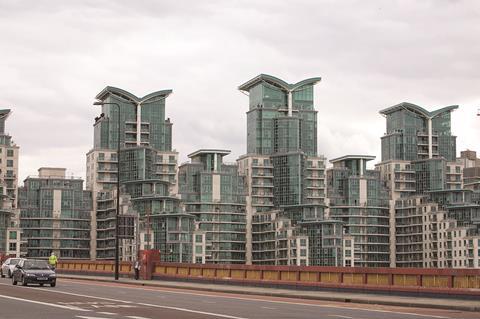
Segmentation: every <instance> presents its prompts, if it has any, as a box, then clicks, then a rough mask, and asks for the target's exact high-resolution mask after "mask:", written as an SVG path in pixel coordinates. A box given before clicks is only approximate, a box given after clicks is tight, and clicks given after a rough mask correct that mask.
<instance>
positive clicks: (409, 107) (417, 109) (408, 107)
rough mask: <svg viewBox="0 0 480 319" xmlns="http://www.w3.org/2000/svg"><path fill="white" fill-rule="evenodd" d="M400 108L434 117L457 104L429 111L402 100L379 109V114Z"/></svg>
mask: <svg viewBox="0 0 480 319" xmlns="http://www.w3.org/2000/svg"><path fill="white" fill-rule="evenodd" d="M401 109H404V110H408V111H411V112H414V113H417V114H419V115H421V116H424V117H426V118H434V117H436V116H437V115H440V114H442V113H444V112H451V111H453V110H456V109H458V105H450V106H446V107H443V108H441V109H438V110H435V111H432V112H429V111H427V110H425V109H424V108H423V107H420V106H418V105H415V104H412V103H408V102H402V103H400V104H397V105H394V106H391V107H388V108H386V109H383V110H381V111H380V114H383V115H388V114H390V113H393V112H396V111H398V110H401Z"/></svg>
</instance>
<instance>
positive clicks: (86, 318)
mask: <svg viewBox="0 0 480 319" xmlns="http://www.w3.org/2000/svg"><path fill="white" fill-rule="evenodd" d="M76 317H77V318H82V319H111V318H107V317H87V316H76Z"/></svg>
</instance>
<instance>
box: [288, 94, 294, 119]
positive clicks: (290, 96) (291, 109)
mask: <svg viewBox="0 0 480 319" xmlns="http://www.w3.org/2000/svg"><path fill="white" fill-rule="evenodd" d="M292 104H293V103H292V91H288V116H292V114H293V105H292Z"/></svg>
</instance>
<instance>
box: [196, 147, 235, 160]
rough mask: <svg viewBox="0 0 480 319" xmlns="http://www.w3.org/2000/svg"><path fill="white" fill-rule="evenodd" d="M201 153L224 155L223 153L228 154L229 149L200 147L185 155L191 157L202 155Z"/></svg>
mask: <svg viewBox="0 0 480 319" xmlns="http://www.w3.org/2000/svg"><path fill="white" fill-rule="evenodd" d="M202 154H218V155H221V156H225V155H228V154H230V151H229V150H221V149H213V148H202V149H199V150H198V151H195V152H193V153H190V154H188V155H187V156H188V157H189V158H192V157H195V156H198V155H202Z"/></svg>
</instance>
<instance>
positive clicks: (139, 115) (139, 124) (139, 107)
mask: <svg viewBox="0 0 480 319" xmlns="http://www.w3.org/2000/svg"><path fill="white" fill-rule="evenodd" d="M141 132H142V105H141V104H140V103H138V104H137V145H140V142H141V141H142V133H141Z"/></svg>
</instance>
